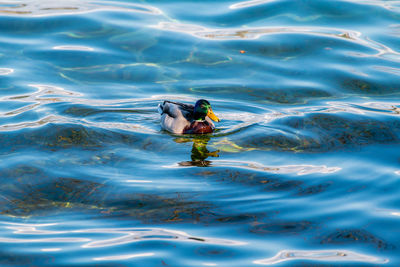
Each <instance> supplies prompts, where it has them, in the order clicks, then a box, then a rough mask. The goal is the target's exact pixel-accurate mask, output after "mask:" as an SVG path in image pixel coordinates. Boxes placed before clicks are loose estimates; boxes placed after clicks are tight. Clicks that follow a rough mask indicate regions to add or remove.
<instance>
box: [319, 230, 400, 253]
mask: <svg viewBox="0 0 400 267" xmlns="http://www.w3.org/2000/svg"><path fill="white" fill-rule="evenodd" d="M321 244H324V245H326V244H328V245H342V244H344V245H350V244H367V245H372V246H374V247H376V248H377V249H380V250H392V249H395V248H396V246H395V245H393V244H391V243H389V242H387V241H385V240H383V239H381V238H379V237H378V236H375V235H374V234H372V233H370V232H368V231H366V230H362V229H342V230H337V231H335V232H334V233H331V234H329V235H327V236H325V237H322V240H321Z"/></svg>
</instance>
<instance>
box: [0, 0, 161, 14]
mask: <svg viewBox="0 0 400 267" xmlns="http://www.w3.org/2000/svg"><path fill="white" fill-rule="evenodd" d="M104 10H108V11H110V10H114V11H125V12H135V13H145V14H150V15H160V14H162V11H161V10H160V9H158V8H156V7H152V6H149V5H142V4H135V3H123V2H111V1H101V2H96V1H90V0H84V1H82V0H79V1H78V0H72V1H56V2H55V1H45V0H31V1H29V0H23V1H13V2H8V1H2V2H0V14H2V15H8V16H21V15H22V16H30V17H42V16H59V15H70V14H80V13H87V12H93V11H104Z"/></svg>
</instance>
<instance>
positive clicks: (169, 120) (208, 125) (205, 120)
mask: <svg viewBox="0 0 400 267" xmlns="http://www.w3.org/2000/svg"><path fill="white" fill-rule="evenodd" d="M158 112H159V113H160V115H161V127H162V128H163V129H164V130H166V131H168V132H171V133H174V134H208V133H212V132H214V130H215V125H214V123H213V122H212V120H213V121H216V122H219V121H220V119H219V118H218V117H217V116H216V115H215V114H214V112H213V110H212V108H211V104H210V102H208V101H207V100H205V99H200V100H197V101H196V103H195V105H194V106H193V105H191V104H184V103H179V102H173V101H168V100H166V101H164V102H163V103H162V104H159V105H158Z"/></svg>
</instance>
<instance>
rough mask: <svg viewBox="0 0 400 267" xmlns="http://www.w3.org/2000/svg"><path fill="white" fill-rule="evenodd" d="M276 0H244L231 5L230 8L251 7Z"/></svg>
mask: <svg viewBox="0 0 400 267" xmlns="http://www.w3.org/2000/svg"><path fill="white" fill-rule="evenodd" d="M274 1H276V0H251V1H243V2H239V3H236V4H233V5H230V6H229V8H230V9H239V8H246V7H251V6H258V5H263V4H266V3H270V2H274Z"/></svg>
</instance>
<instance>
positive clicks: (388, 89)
mask: <svg viewBox="0 0 400 267" xmlns="http://www.w3.org/2000/svg"><path fill="white" fill-rule="evenodd" d="M342 87H343V88H344V89H345V90H346V91H348V92H352V93H356V94H361V95H363V94H365V95H386V94H397V93H399V89H400V81H396V80H389V81H379V82H376V81H368V80H365V79H345V80H343V82H342Z"/></svg>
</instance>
